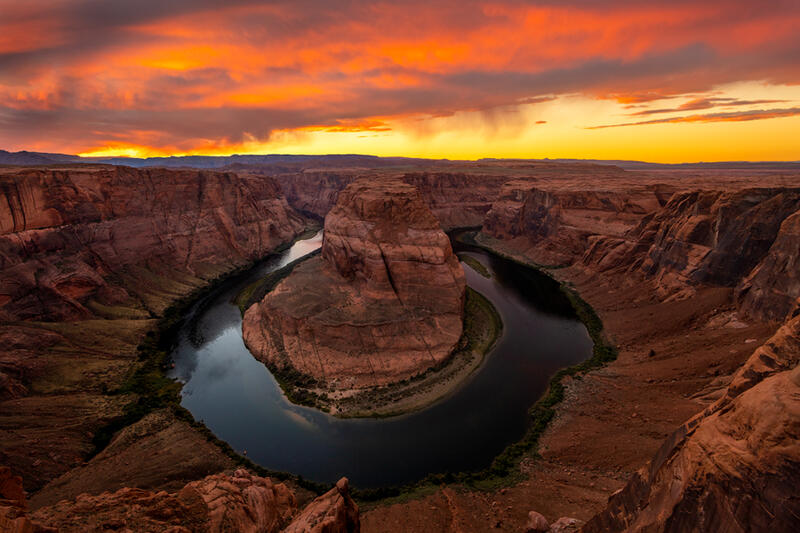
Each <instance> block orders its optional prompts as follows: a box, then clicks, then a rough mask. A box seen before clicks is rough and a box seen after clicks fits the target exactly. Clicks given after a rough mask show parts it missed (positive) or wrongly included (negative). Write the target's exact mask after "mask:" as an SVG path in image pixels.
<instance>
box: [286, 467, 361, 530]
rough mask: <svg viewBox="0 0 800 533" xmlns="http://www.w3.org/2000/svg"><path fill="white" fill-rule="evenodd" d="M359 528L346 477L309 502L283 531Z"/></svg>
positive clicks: (355, 507)
mask: <svg viewBox="0 0 800 533" xmlns="http://www.w3.org/2000/svg"><path fill="white" fill-rule="evenodd" d="M360 530H361V523H360V521H359V518H358V506H357V505H356V503H355V502H354V501H353V499H352V498H351V497H350V488H349V484H348V481H347V478H342V479H340V480H339V482H338V483H336V486H335V487H334V488H332V489H331V490H330V491H328V492H326V493H325V494H323V495H322V496H320V497H319V498H317V499H316V500H314V501H313V502H311V503H310V504H309V505H308V506H307V507H306V508H305V509H304V510H303V512H302V513H300V515H298V516H297V518H295V519H294V520H293V521H292V523H291V524H289V527H287V528H286V529H285V530H284V533H350V532H358V531H360Z"/></svg>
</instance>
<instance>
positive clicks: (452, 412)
mask: <svg viewBox="0 0 800 533" xmlns="http://www.w3.org/2000/svg"><path fill="white" fill-rule="evenodd" d="M321 237H322V236H321V233H319V234H317V235H316V236H315V237H314V238H313V239H309V240H307V241H300V242H298V243H296V244H295V245H294V246H292V247H291V248H290V249H289V250H287V251H286V252H284V253H282V254H281V255H280V256H278V257H275V258H273V259H271V260H268V261H265V262H264V263H262V264H261V265H258V266H257V267H256V268H255V269H254V270H253V271H252V272H250V273H248V274H247V275H245V276H242V277H240V278H239V279H236V280H233V281H232V282H230V283H228V284H227V285H224V286H222V287H220V288H219V289H218V290H217V291H215V292H214V293H213V294H212V295H211V296H209V297H208V298H207V299H206V300H205V301H204V302H200V303H198V305H197V306H196V308H195V309H193V310H192V311H191V313H190V316H189V319H190V320H188V321H187V324H186V326H184V328H183V330H181V332H180V336H179V342H178V345H177V348H176V349H175V351H174V353H173V358H174V360H175V363H176V367H175V369H174V376H175V377H177V378H179V379H180V380H181V381H183V382H184V383H185V386H184V389H183V398H182V404H183V405H184V406H185V407H186V408H187V409H189V410H190V411H191V412H192V413H193V414H194V416H195V418H197V419H199V420H203V421H204V422H205V424H206V425H207V426H208V427H209V428H210V429H211V430H212V431H213V432H214V433H216V434H217V436H219V437H220V438H222V439H223V440H226V441H227V442H229V443H230V444H231V446H233V447H234V448H235V449H237V450H240V451H242V450H247V453H248V457H250V458H251V459H253V460H254V461H256V462H258V463H259V464H262V465H264V466H265V467H267V468H271V469H275V470H284V471H289V472H293V473H296V474H300V475H302V476H304V477H306V478H309V479H313V480H316V481H323V482H331V481H335V480H336V479H338V478H339V477H340V476H342V475H347V476H349V477H350V479H351V481H352V482H353V483H354V484H355V485H357V486H359V487H364V488H366V487H377V486H384V485H391V484H396V483H403V482H409V481H414V480H417V479H420V478H422V477H424V476H425V475H427V474H428V473H430V472H443V471H447V470H451V471H463V470H471V469H478V468H482V467H485V466H487V465H488V464H489V463H490V462H491V460H492V458H493V457H494V456H495V455H496V454H497V453H499V452H500V451H502V449H503V448H504V447H505V446H506V445H507V444H508V443H510V442H512V441H514V440H516V439H518V438H520V437H521V436H522V434H523V432H524V431H525V427H526V412H527V409H528V408H529V407H530V406H531V405H532V404H533V402H535V401H536V399H537V398H538V397H539V396H540V395H541V394H542V392H543V391H544V388H545V387H546V385H547V380H548V378H549V376H550V375H552V374H553V373H554V372H555V371H556V370H558V369H559V368H562V367H564V366H567V365H570V364H574V363H576V362H578V361H581V360H583V359H585V358H586V357H588V356H589V355H590V353H591V340H590V339H589V336H588V334H587V333H586V330H585V328H584V327H583V325H582V324H581V323H580V322H578V321H577V319H576V318H575V317H574V316H573V315H572V312H571V310H570V309H571V308H569V302H568V301H566V299H565V297H564V296H563V294H562V293H561V292H559V291H558V290H557V289H558V287H557V284H554V282H552V280H549V278H546V277H544V276H541V275H538V274H537V273H535V272H533V273H531V272H530V271H528V270H527V269H524V268H522V267H520V266H519V265H516V264H515V263H512V262H510V261H507V260H504V259H502V258H498V257H495V256H491V255H489V254H487V253H486V252H483V251H481V250H478V249H470V248H469V247H466V246H463V245H459V244H456V245H455V248H456V249H457V251H459V253H465V254H468V255H471V256H472V257H474V258H475V259H477V260H479V261H481V262H482V263H483V264H484V265H486V267H487V268H488V269H489V270H490V271H491V273H492V278H491V279H486V278H484V277H482V276H480V275H479V274H477V273H476V272H474V271H473V270H472V269H471V268H469V266H467V265H465V267H464V270H465V273H466V277H467V283H468V284H469V285H470V286H471V287H473V288H474V289H476V290H477V291H479V292H481V293H482V294H484V295H485V296H486V297H487V298H489V299H490V300H491V301H492V303H493V304H494V305H495V307H496V308H497V309H498V311H499V312H500V314H501V316H502V318H503V322H504V332H503V336H502V337H501V339H500V340H499V341H498V343H497V346H496V347H495V349H494V351H493V352H492V353H491V354H490V356H489V357H488V358H487V360H486V362H485V364H484V365H483V366H482V367H481V369H480V370H479V371H478V372H476V373H475V374H474V375H473V376H472V378H471V379H470V380H468V382H467V383H465V384H464V385H463V386H462V387H461V388H459V389H458V390H457V391H456V392H455V393H454V394H452V395H451V396H449V397H448V398H446V399H444V400H442V401H440V402H438V403H437V404H435V405H433V406H431V407H429V408H428V409H425V410H423V411H420V412H417V413H413V414H410V415H405V416H401V417H395V418H391V419H382V420H373V419H345V420H342V419H337V418H334V417H331V416H328V415H326V414H324V413H321V412H319V411H316V410H314V409H310V408H306V407H301V406H297V405H293V404H291V403H290V402H288V401H287V400H286V398H285V397H284V396H283V394H282V393H281V391H280V388H279V386H278V384H277V382H276V381H275V379H274V378H273V376H272V375H271V374H270V373H269V372H268V371H267V369H266V368H265V367H264V366H263V365H262V364H261V363H259V362H258V361H256V360H255V359H254V358H253V357H252V356H251V354H250V353H249V352H248V350H247V348H246V347H245V346H244V342H243V341H242V333H241V316H240V313H239V310H238V308H237V307H236V306H235V305H233V304H232V303H231V299H232V298H233V297H234V296H235V295H236V294H237V293H238V292H239V291H240V290H241V288H242V287H244V286H246V285H247V284H249V283H251V282H252V281H253V280H255V279H257V278H258V277H261V276H263V275H265V274H266V273H267V272H270V271H272V270H275V269H277V268H280V267H282V266H284V265H286V264H287V263H289V262H291V261H294V260H295V259H297V258H299V257H302V256H303V255H305V254H307V253H310V252H311V251H313V250H315V249H316V248H318V247H319V246H320V245H321ZM193 328H195V329H196V330H197V332H198V333H200V334H201V337H202V339H203V340H202V342H199V343H192V342H191V341H190V335H189V334H190V333H191V330H192V329H193Z"/></svg>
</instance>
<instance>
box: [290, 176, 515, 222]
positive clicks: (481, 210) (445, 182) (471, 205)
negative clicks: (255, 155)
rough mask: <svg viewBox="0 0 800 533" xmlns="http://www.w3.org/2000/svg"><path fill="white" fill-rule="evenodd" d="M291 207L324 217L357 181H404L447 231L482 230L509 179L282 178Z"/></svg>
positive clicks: (487, 177) (495, 177) (420, 177)
mask: <svg viewBox="0 0 800 533" xmlns="http://www.w3.org/2000/svg"><path fill="white" fill-rule="evenodd" d="M275 178H276V180H277V181H278V182H279V183H280V184H281V187H282V189H283V191H284V193H285V194H286V198H287V200H288V201H289V203H290V204H291V205H292V206H293V207H295V208H296V209H299V210H301V211H304V212H308V213H312V214H314V215H316V216H318V217H324V216H325V215H326V214H327V213H328V211H330V209H331V208H332V207H333V206H334V204H335V203H336V196H337V195H338V193H339V191H341V190H342V189H344V188H345V187H346V186H347V185H348V184H349V183H351V182H353V181H354V180H356V179H369V180H372V181H376V182H377V181H383V180H390V181H393V180H398V179H399V180H401V181H403V182H404V183H407V184H409V185H413V186H414V187H416V188H417V190H418V191H419V193H420V195H422V198H423V199H424V200H425V202H426V203H427V205H428V207H429V208H430V210H431V211H432V212H433V214H434V215H435V216H436V218H437V219H438V220H439V223H440V225H441V226H442V228H443V229H445V230H449V229H451V228H457V227H468V226H469V227H472V226H480V225H481V223H482V221H483V217H484V215H485V214H486V212H487V211H488V210H489V208H490V207H491V205H492V202H493V201H494V199H495V198H496V197H497V194H498V193H499V191H500V188H501V186H502V185H503V183H504V182H505V181H507V179H508V178H507V177H505V176H502V175H496V174H468V173H463V172H408V173H401V172H388V171H382V172H378V171H349V172H348V171H311V170H309V171H305V172H302V173H291V174H278V175H276V177H275Z"/></svg>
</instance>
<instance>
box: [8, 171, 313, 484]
mask: <svg viewBox="0 0 800 533" xmlns="http://www.w3.org/2000/svg"><path fill="white" fill-rule="evenodd" d="M304 226H305V221H304V219H303V218H302V217H300V216H299V215H298V214H297V213H296V212H295V211H294V210H293V209H292V208H290V207H289V206H288V204H287V203H286V201H285V199H283V197H282V195H281V191H280V188H279V186H278V185H277V184H276V183H275V182H274V181H273V180H271V179H269V178H262V177H242V176H238V175H236V174H232V173H220V172H210V171H196V170H164V169H138V170H137V169H132V168H127V167H110V166H98V165H94V166H88V165H83V166H64V167H48V168H26V169H19V168H4V169H0V346H2V348H0V412H2V413H3V430H2V431H0V463H3V464H7V465H9V466H11V467H12V468H14V469H15V470H16V471H18V472H20V473H22V474H24V479H25V483H26V487H27V488H28V489H29V490H33V489H38V488H41V487H42V486H43V485H44V484H46V483H47V482H49V481H51V480H53V479H54V478H56V477H58V476H60V475H61V474H63V473H64V472H66V471H67V470H70V469H72V468H74V467H76V466H78V465H80V464H81V463H83V462H84V461H85V460H86V457H87V456H88V455H89V454H90V453H91V452H92V450H93V448H94V446H93V444H92V439H93V436H94V434H95V432H96V431H97V430H98V429H99V428H101V427H102V426H104V425H106V424H108V423H109V422H111V421H112V420H114V419H116V418H118V417H119V416H120V415H121V414H122V411H123V407H124V406H125V405H126V404H127V403H129V402H132V401H135V398H133V397H131V395H124V394H107V392H108V391H114V390H116V389H117V388H118V387H119V386H120V385H121V383H122V382H123V381H124V380H125V379H126V376H129V375H130V374H131V373H132V372H133V371H134V370H135V368H136V367H137V366H138V365H139V364H140V363H138V362H137V345H139V344H140V342H141V341H142V339H143V338H144V335H145V333H146V332H147V330H148V329H150V328H152V327H153V325H154V320H153V319H154V318H157V317H158V316H160V315H161V314H162V313H163V311H164V309H165V308H167V307H168V306H169V305H171V304H172V303H174V302H175V301H176V300H179V299H180V298H182V297H184V296H186V295H188V294H189V293H191V292H192V291H193V290H195V289H197V288H198V287H201V286H205V285H207V284H208V282H209V281H210V280H211V279H213V278H215V277H217V276H219V275H220V274H223V273H225V272H228V271H231V270H232V269H234V268H236V267H238V266H244V265H246V264H248V263H249V262H251V261H252V260H255V259H257V258H260V257H262V256H264V255H266V254H268V253H269V252H271V251H273V250H274V249H275V248H276V247H278V246H279V245H281V244H284V243H286V242H288V241H291V240H292V239H293V238H294V237H295V236H296V235H297V234H298V233H300V232H301V231H302V230H303V229H304ZM182 432H183V433H185V434H187V435H190V436H191V434H192V430H191V429H190V428H188V427H187V428H184V430H182ZM194 437H196V438H194V439H189V440H191V441H192V442H194V443H196V442H198V440H200V441H202V440H203V439H202V437H199V436H198V435H194ZM182 446H183V444H181V443H179V444H178V445H177V446H176V450H183V452H185V451H186V450H185V449H184V448H183V447H182ZM221 455H222V454H221V453H219V452H218V451H217V452H216V455H214V454H213V453H211V454H208V456H207V457H206V459H207V461H206V465H207V467H208V468H205V469H199V470H196V471H194V472H195V473H198V472H199V473H200V475H201V476H202V475H205V474H207V473H209V471H212V472H213V471H215V470H214V468H217V469H219V467H220V465H224V464H225V458H224V456H221ZM178 456H180V454H178ZM219 456H221V457H219ZM189 462H191V460H190V461H189ZM180 463H182V460H180V459H178V458H177V456H176V459H175V460H174V461H173V462H172V465H173V469H176V468H179V467H178V466H177V465H178V464H180Z"/></svg>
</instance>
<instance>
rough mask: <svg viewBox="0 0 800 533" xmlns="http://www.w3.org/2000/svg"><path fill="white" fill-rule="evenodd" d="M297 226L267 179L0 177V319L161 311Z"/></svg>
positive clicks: (125, 174) (25, 172) (103, 172)
mask: <svg viewBox="0 0 800 533" xmlns="http://www.w3.org/2000/svg"><path fill="white" fill-rule="evenodd" d="M303 225H304V224H303V221H302V219H301V218H300V217H299V216H298V215H297V214H295V213H294V211H293V210H292V209H291V208H289V206H288V205H287V203H286V201H285V200H284V199H283V198H282V196H281V191H280V188H279V186H278V185H277V184H276V183H275V182H274V181H272V180H270V179H269V178H261V177H241V176H238V175H236V174H232V173H219V172H208V171H195V170H165V169H132V168H127V167H74V168H69V167H68V168H65V169H64V170H51V169H11V170H8V171H6V172H4V175H2V178H1V179H0V320H27V319H35V320H75V319H85V318H89V317H92V316H96V315H98V314H100V315H101V316H102V315H104V314H105V315H111V314H114V313H115V312H118V309H119V307H125V308H133V309H136V308H138V309H141V310H142V312H143V313H144V314H145V315H146V314H147V312H150V311H152V312H156V313H158V312H160V311H163V309H164V307H166V306H167V305H168V304H169V303H171V300H172V299H174V298H175V297H176V296H179V295H181V294H182V293H187V292H189V291H190V290H191V289H192V288H193V287H195V286H198V285H201V284H204V283H205V282H207V280H209V279H212V278H214V277H216V276H218V275H219V274H221V273H222V272H225V271H227V270H230V269H231V268H233V267H235V266H237V265H242V264H246V263H247V262H248V261H251V260H254V259H256V258H258V257H261V256H263V255H265V254H266V253H268V252H269V251H271V250H272V249H274V248H275V247H276V246H277V245H278V244H281V243H283V242H286V241H288V240H291V239H292V238H293V237H294V236H295V235H296V234H297V233H298V232H299V231H300V230H301V229H302V228H303ZM134 314H135V313H134ZM113 318H117V317H116V316H114V317H113Z"/></svg>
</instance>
